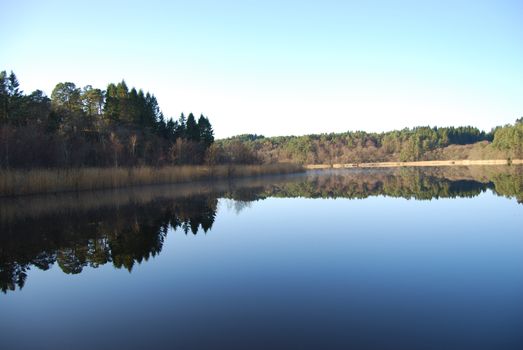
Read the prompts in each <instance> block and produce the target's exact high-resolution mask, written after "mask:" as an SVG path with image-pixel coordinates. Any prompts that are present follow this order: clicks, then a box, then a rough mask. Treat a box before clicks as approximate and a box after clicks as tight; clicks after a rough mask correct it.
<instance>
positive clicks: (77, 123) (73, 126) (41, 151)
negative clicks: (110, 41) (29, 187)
mask: <svg viewBox="0 0 523 350" xmlns="http://www.w3.org/2000/svg"><path fill="white" fill-rule="evenodd" d="M213 142H214V132H213V128H212V125H211V123H210V121H209V119H208V118H207V117H205V116H203V115H200V117H199V118H198V119H196V117H195V116H194V115H193V114H192V113H190V114H189V115H188V116H187V117H185V115H184V114H183V113H182V114H181V116H180V117H179V118H178V119H177V120H174V119H173V118H165V117H164V115H163V113H162V112H161V110H160V107H159V105H158V101H157V100H156V97H155V96H154V95H153V94H151V93H149V92H144V91H143V90H141V89H139V90H137V89H136V88H134V87H133V88H128V86H127V84H126V83H125V81H121V82H120V83H117V84H112V83H111V84H109V85H108V86H107V89H106V90H101V89H98V88H93V87H92V86H91V85H87V86H85V87H83V88H80V87H77V86H76V85H75V84H74V83H71V82H62V83H58V84H57V85H56V86H55V88H54V89H53V91H52V94H51V97H50V98H49V97H47V96H46V95H45V94H44V93H43V92H42V91H41V90H36V91H34V92H32V93H30V94H24V92H23V91H22V90H21V89H20V84H19V82H18V79H17V77H16V75H15V74H14V73H13V72H11V73H10V74H7V73H6V72H5V71H2V72H0V168H35V167H83V166H116V167H118V166H142V165H150V166H161V165H168V164H200V163H202V162H204V160H205V157H206V153H207V150H208V149H209V148H210V146H211V145H212V144H213Z"/></svg>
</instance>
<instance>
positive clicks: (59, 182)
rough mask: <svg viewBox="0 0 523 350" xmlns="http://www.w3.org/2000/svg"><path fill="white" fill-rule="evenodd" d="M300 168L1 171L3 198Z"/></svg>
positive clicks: (257, 174) (244, 166)
mask: <svg viewBox="0 0 523 350" xmlns="http://www.w3.org/2000/svg"><path fill="white" fill-rule="evenodd" d="M300 171H303V167H302V166H300V165H297V164H284V163H278V164H265V165H216V166H200V165H196V166H194V165H193V166H191V165H187V166H170V167H161V168H152V167H138V168H78V169H32V170H0V197H5V196H19V195H28V194H46V193H58V192H79V191H92V190H101V189H115V188H123V187H132V186H142V185H160V184H174V183H183V182H190V181H201V180H213V179H226V178H237V177H252V176H261V175H269V174H289V173H295V172H300Z"/></svg>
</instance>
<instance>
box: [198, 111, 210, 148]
mask: <svg viewBox="0 0 523 350" xmlns="http://www.w3.org/2000/svg"><path fill="white" fill-rule="evenodd" d="M198 129H199V131H200V141H201V142H202V143H203V144H204V146H205V148H208V147H209V146H210V145H211V144H212V143H213V142H214V131H213V129H212V126H211V123H210V122H209V119H207V118H206V117H204V116H203V114H202V115H200V118H199V119H198Z"/></svg>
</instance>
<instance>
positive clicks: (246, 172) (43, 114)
mask: <svg viewBox="0 0 523 350" xmlns="http://www.w3.org/2000/svg"><path fill="white" fill-rule="evenodd" d="M521 158H523V118H520V119H518V120H516V121H515V123H514V124H509V125H505V126H498V127H495V128H493V129H492V130H490V131H488V132H485V131H482V130H479V129H478V128H476V127H472V126H465V127H429V126H423V127H414V128H405V129H402V130H395V131H390V132H382V133H368V132H364V131H347V132H341V133H330V134H315V135H305V136H281V137H264V136H261V135H256V134H246V135H239V136H235V137H231V138H227V139H222V140H215V138H214V131H213V127H212V125H211V122H210V119H209V118H207V117H206V116H204V115H200V116H199V117H198V118H197V117H196V116H194V115H193V114H192V113H189V114H188V115H187V116H185V115H184V114H183V113H182V114H181V115H180V116H179V117H178V118H173V117H166V116H164V114H163V113H162V112H161V109H160V106H159V104H158V101H157V99H156V97H155V96H154V94H152V93H150V92H144V91H143V90H141V89H137V88H134V87H132V88H129V87H128V86H127V84H126V83H125V81H121V82H119V83H116V84H115V83H111V84H109V85H108V86H107V87H106V89H105V90H102V89H99V88H94V87H92V86H91V85H87V86H85V87H77V86H76V85H75V84H74V83H72V82H62V83H58V84H57V85H56V86H55V88H54V89H53V91H52V93H51V96H50V97H48V96H46V95H45V93H44V92H43V91H41V90H36V91H33V92H31V93H30V94H25V93H24V92H23V91H22V90H21V89H20V84H19V82H18V79H17V77H16V75H15V73H13V72H11V73H10V74H7V72H6V71H2V72H0V196H2V195H4V196H5V195H17V194H30V193H47V192H59V191H77V190H92V189H101V188H115V187H124V186H130V185H143V184H157V183H171V182H181V181H191V180H197V179H212V178H217V177H221V178H223V177H233V176H250V175H261V174H267V173H286V172H295V171H301V170H302V169H303V167H302V166H303V165H309V166H310V165H315V164H316V165H318V164H323V165H330V166H332V165H333V164H349V163H350V164H359V163H376V162H413V161H434V160H494V159H495V160H506V161H507V163H508V164H510V163H511V162H512V161H514V160H516V159H521Z"/></svg>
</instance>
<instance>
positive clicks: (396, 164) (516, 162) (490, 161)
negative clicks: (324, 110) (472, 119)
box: [305, 159, 523, 169]
mask: <svg viewBox="0 0 523 350" xmlns="http://www.w3.org/2000/svg"><path fill="white" fill-rule="evenodd" d="M510 164H514V165H519V164H523V160H522V159H513V160H511V161H510V163H509V161H508V160H507V159H483V160H470V159H465V160H463V159H462V160H427V161H418V162H376V163H349V164H310V165H305V169H327V168H334V169H341V168H395V167H440V166H474V165H510Z"/></svg>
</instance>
